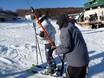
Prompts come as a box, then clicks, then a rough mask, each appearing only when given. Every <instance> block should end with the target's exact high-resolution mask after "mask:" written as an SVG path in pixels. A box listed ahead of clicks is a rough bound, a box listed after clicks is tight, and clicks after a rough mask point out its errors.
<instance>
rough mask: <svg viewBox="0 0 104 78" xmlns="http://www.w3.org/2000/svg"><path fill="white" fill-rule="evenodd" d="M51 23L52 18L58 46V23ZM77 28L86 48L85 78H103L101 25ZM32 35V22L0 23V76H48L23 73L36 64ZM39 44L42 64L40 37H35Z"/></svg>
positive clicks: (103, 31)
mask: <svg viewBox="0 0 104 78" xmlns="http://www.w3.org/2000/svg"><path fill="white" fill-rule="evenodd" d="M55 22H56V21H54V20H53V21H52V23H53V25H54V26H55V28H56V30H57V34H56V37H57V38H56V39H57V41H56V44H57V45H59V44H60V42H59V38H58V36H59V33H58V26H57V25H56V23H55ZM79 28H80V29H81V31H82V33H83V36H84V38H85V41H86V43H87V46H88V50H89V56H90V63H89V69H88V78H104V67H103V66H104V36H103V35H104V28H99V29H84V28H81V27H79ZM34 35H35V34H34V29H33V26H32V23H29V22H6V23H0V78H52V77H50V76H43V75H41V74H30V73H28V72H27V69H29V68H30V67H31V66H32V64H36V63H37V61H36V51H35V49H36V45H35V36H34ZM39 43H40V48H41V53H42V58H43V61H44V64H43V65H45V64H46V60H45V55H44V45H43V42H42V40H41V39H39ZM38 56H39V54H38ZM39 59H40V57H39ZM39 64H41V61H39Z"/></svg>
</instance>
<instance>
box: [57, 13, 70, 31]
mask: <svg viewBox="0 0 104 78" xmlns="http://www.w3.org/2000/svg"><path fill="white" fill-rule="evenodd" d="M65 22H68V15H67V14H61V15H59V16H58V18H57V24H58V25H59V29H61V28H62V27H63V24H64V23H65Z"/></svg>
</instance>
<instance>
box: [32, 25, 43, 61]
mask: <svg viewBox="0 0 104 78" xmlns="http://www.w3.org/2000/svg"><path fill="white" fill-rule="evenodd" d="M33 27H34V30H35V39H36V41H35V42H36V47H37V48H38V50H39V55H40V58H41V63H43V59H42V55H41V51H40V46H39V42H38V38H37V34H36V26H35V24H34V23H33ZM36 57H38V56H36Z"/></svg>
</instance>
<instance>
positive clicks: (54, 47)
mask: <svg viewBox="0 0 104 78" xmlns="http://www.w3.org/2000/svg"><path fill="white" fill-rule="evenodd" d="M52 44H53V45H52V46H51V49H52V50H55V49H56V46H55V43H54V42H52Z"/></svg>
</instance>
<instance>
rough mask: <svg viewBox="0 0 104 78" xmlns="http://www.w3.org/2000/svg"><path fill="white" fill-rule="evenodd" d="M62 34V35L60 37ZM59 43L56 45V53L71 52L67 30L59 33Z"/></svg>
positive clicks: (70, 39)
mask: <svg viewBox="0 0 104 78" xmlns="http://www.w3.org/2000/svg"><path fill="white" fill-rule="evenodd" d="M61 36H62V37H61ZM61 36H60V38H61V45H60V46H58V47H57V49H56V51H57V53H58V54H66V53H69V52H71V49H72V38H71V35H70V34H69V32H68V30H67V31H66V30H65V31H63V32H62V33H61Z"/></svg>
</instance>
